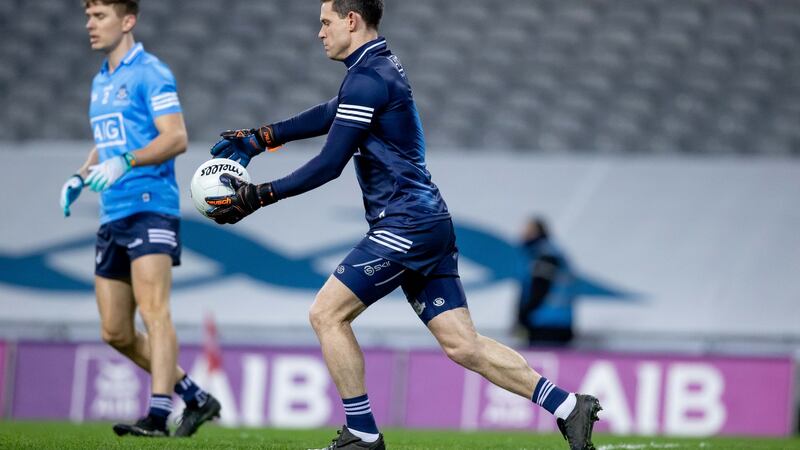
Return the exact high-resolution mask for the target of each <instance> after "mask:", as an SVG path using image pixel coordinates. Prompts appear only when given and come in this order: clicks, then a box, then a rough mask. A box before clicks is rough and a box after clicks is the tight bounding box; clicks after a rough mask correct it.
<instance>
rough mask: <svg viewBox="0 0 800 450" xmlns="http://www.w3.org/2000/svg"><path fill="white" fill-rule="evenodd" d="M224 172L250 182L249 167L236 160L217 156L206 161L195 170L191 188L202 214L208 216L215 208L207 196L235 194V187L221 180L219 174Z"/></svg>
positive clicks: (194, 200) (193, 198) (196, 204)
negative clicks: (210, 204) (208, 201)
mask: <svg viewBox="0 0 800 450" xmlns="http://www.w3.org/2000/svg"><path fill="white" fill-rule="evenodd" d="M223 173H227V174H230V175H233V176H234V177H237V178H241V179H242V180H244V181H247V182H248V183H249V182H250V174H249V173H247V169H245V168H244V166H242V165H241V164H239V163H238V162H236V161H233V160H230V159H223V158H215V159H209V160H208V161H206V162H204V163H203V164H201V165H200V167H198V168H197V170H196V171H195V172H194V175H193V176H192V184H191V188H190V190H191V196H192V201H193V202H194V206H195V208H197V210H198V211H200V214H202V215H204V216H208V212H209V211H211V210H212V209H214V207H213V206H209V205H208V203H206V197H217V196H222V195H230V194H233V189H231V188H229V187H228V186H226V185H224V184H222V183H221V182H220V181H219V176H220V175H222V174H223Z"/></svg>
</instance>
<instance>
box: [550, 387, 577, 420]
mask: <svg viewBox="0 0 800 450" xmlns="http://www.w3.org/2000/svg"><path fill="white" fill-rule="evenodd" d="M577 403H578V398H577V397H575V394H573V393H571V392H570V394H569V395H567V398H566V400H564V402H563V403H561V404H560V405H558V408H556V412H554V413H553V415H554V416H556V417H558V418H559V419H563V420H567V417H569V414H570V413H571V412H572V410H573V409H575V405H576V404H577Z"/></svg>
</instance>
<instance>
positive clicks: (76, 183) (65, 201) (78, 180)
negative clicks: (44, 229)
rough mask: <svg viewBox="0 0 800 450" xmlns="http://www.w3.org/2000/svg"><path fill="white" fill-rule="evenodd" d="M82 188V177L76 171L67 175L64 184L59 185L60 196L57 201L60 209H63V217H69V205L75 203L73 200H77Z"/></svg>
mask: <svg viewBox="0 0 800 450" xmlns="http://www.w3.org/2000/svg"><path fill="white" fill-rule="evenodd" d="M82 190H83V177H81V176H80V175H78V174H77V173H76V174H75V175H73V176H71V177H69V179H67V182H66V183H64V186H62V187H61V198H60V201H59V203H60V204H61V209H62V211H64V217H69V214H70V213H69V207H70V206H71V205H72V204H73V203H75V200H77V199H78V196H80V195H81V191H82Z"/></svg>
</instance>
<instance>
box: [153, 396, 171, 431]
mask: <svg viewBox="0 0 800 450" xmlns="http://www.w3.org/2000/svg"><path fill="white" fill-rule="evenodd" d="M170 414H172V396H170V395H161V394H153V395H151V396H150V409H149V410H148V411H147V415H148V416H150V418H151V419H153V421H154V422H155V424H156V425H157V426H159V427H160V428H166V427H167V417H169V415H170Z"/></svg>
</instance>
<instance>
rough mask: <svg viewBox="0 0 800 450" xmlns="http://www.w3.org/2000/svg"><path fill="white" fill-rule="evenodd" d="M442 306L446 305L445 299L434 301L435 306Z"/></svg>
mask: <svg viewBox="0 0 800 450" xmlns="http://www.w3.org/2000/svg"><path fill="white" fill-rule="evenodd" d="M442 305H444V299H443V298H442V297H437V298H436V299H435V300H434V301H433V306H442Z"/></svg>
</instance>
